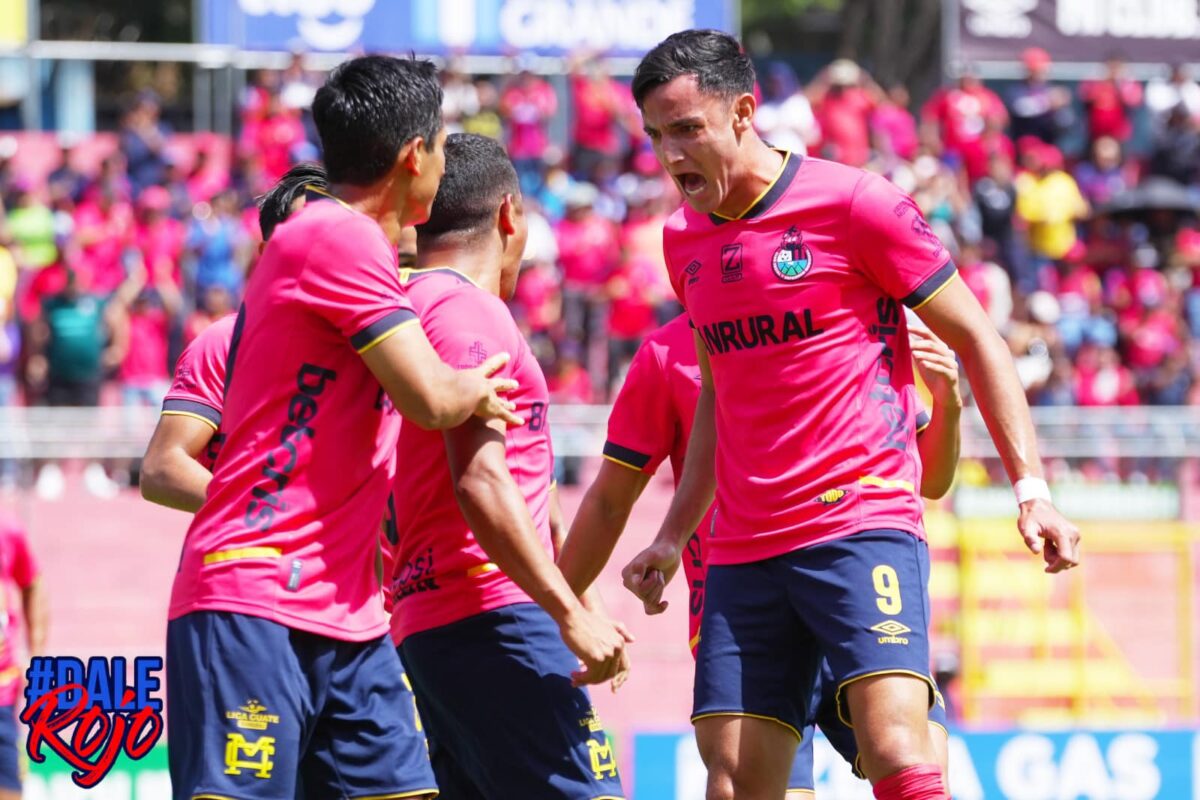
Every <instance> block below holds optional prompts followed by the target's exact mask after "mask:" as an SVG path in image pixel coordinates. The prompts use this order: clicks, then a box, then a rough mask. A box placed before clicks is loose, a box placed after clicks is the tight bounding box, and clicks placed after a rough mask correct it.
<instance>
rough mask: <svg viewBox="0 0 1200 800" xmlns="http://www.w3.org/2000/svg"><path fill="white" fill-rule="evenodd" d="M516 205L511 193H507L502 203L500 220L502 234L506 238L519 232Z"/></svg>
mask: <svg viewBox="0 0 1200 800" xmlns="http://www.w3.org/2000/svg"><path fill="white" fill-rule="evenodd" d="M516 214H517V209H516V204H515V203H514V202H513V196H512V194H511V193H508V192H506V193H505V195H504V199H503V200H501V201H500V211H499V219H498V220H497V221H498V223H499V225H500V232H501V233H503V234H504V235H505V236H512V235H513V234H514V233H516V232H517V223H516Z"/></svg>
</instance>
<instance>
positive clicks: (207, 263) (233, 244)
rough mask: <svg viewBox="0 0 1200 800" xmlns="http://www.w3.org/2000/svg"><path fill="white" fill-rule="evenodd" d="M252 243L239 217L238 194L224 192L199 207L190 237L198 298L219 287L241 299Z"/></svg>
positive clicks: (193, 275)
mask: <svg viewBox="0 0 1200 800" xmlns="http://www.w3.org/2000/svg"><path fill="white" fill-rule="evenodd" d="M250 247H251V243H250V239H249V237H248V236H247V235H246V233H245V229H244V227H243V225H242V221H241V219H240V218H239V216H238V206H237V194H236V193H234V192H232V191H228V190H227V191H224V192H221V193H220V194H218V195H217V196H216V197H214V198H213V199H212V203H211V204H209V203H198V204H197V205H196V209H195V212H194V214H193V219H192V223H191V227H190V228H189V229H188V234H187V250H188V253H189V254H190V255H191V257H192V258H193V260H194V263H193V267H192V284H193V290H194V292H195V294H196V295H203V294H204V293H205V292H207V291H208V289H209V287H212V286H220V287H222V288H224V289H225V291H227V292H229V294H230V295H233V296H234V297H239V296H240V295H241V290H242V281H243V279H244V277H245V265H246V264H247V263H248V262H249V258H250Z"/></svg>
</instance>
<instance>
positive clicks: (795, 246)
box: [771, 225, 813, 282]
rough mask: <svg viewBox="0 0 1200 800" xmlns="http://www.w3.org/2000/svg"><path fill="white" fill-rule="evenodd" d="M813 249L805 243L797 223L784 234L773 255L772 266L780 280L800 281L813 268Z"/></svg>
mask: <svg viewBox="0 0 1200 800" xmlns="http://www.w3.org/2000/svg"><path fill="white" fill-rule="evenodd" d="M812 263H813V257H812V251H811V250H810V249H809V248H808V245H806V244H805V243H804V236H803V234H801V233H800V231H799V230H798V229H797V228H796V226H795V225H793V226H792V227H790V228H788V229H787V231H786V232H785V233H784V234H783V241H782V242H780V244H779V247H778V249H776V250H775V254H774V255H773V256H771V268H772V269H774V270H775V274H776V275H777V276H778V277H779V278H780V280H785V281H789V282H790V281H798V280H800V279H801V278H803V277H804V276H805V275H807V274H808V271H809V270H810V269H811V268H812Z"/></svg>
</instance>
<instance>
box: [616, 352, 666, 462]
mask: <svg viewBox="0 0 1200 800" xmlns="http://www.w3.org/2000/svg"><path fill="white" fill-rule="evenodd" d="M671 408H672V407H671V393H670V387H669V386H668V385H667V376H666V373H665V371H664V370H663V367H662V364H661V362H660V361H659V360H658V356H657V355H656V354H655V352H654V348H653V346H651V344H650V343H649V342H647V343H644V344H642V346H641V347H640V348H638V351H637V354H636V355H634V357H633V361H632V362H631V363H630V365H629V373H628V375H626V377H625V384H624V385H623V386H622V387H621V391H620V393H619V394H618V395H617V400H616V402H615V403H613V407H612V412H611V413H610V415H609V417H608V439H607V440H606V441H605V442H604V457H605V458H607V459H608V460H609V461H615V462H616V463H618V464H621V465H622V466H625V467H629V468H630V469H634V470H638V471H639V472H645V473H650V474H652V473H653V472H654V471H655V470H657V469H658V466H659V464H661V463H662V462H663V459H665V458H666V457H667V456H669V455H670V454H671V447H672V446H673V444H674V442H675V436H676V427H677V420H676V419H675V418H674V415H673V414H672V411H671Z"/></svg>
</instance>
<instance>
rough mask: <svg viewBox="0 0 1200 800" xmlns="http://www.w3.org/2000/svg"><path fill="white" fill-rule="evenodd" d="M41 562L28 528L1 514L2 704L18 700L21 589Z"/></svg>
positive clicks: (0, 681) (0, 667)
mask: <svg viewBox="0 0 1200 800" xmlns="http://www.w3.org/2000/svg"><path fill="white" fill-rule="evenodd" d="M38 574H39V570H38V566H37V562H36V561H35V560H34V558H33V553H32V552H30V550H29V541H28V539H26V538H25V531H24V530H22V529H21V527H20V526H19V525H18V524H17V523H16V521H14V520H12V519H9V518H6V517H0V603H2V604H3V608H0V614H2V615H3V616H2V617H0V624H2V625H3V626H4V632H3V639H0V706H11V705H15V704H16V702H17V695H18V693H19V690H20V687H21V669H20V667H18V666H17V650H16V640H17V635H18V634H19V633H20V632H21V630H22V612H21V608H22V604H21V603H22V601H21V592H22V591H24V590H25V589H28V588H29V587H30V586H32V585H33V583H34V581H36V580H37V579H38Z"/></svg>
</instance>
